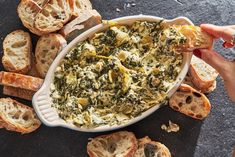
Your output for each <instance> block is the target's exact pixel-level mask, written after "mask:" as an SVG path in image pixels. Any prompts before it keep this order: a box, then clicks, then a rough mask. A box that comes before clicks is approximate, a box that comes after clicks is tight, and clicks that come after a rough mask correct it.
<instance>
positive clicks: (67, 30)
mask: <svg viewBox="0 0 235 157" xmlns="http://www.w3.org/2000/svg"><path fill="white" fill-rule="evenodd" d="M101 21H102V18H101V15H100V14H99V13H98V12H97V11H96V10H83V11H81V12H80V14H79V16H78V17H77V18H75V19H74V20H72V21H70V22H69V23H67V24H66V25H65V26H64V27H63V28H62V29H61V30H60V33H61V34H62V35H63V36H64V37H65V38H66V40H68V41H72V40H73V39H74V38H76V37H77V36H78V35H80V34H81V33H83V32H84V31H86V30H88V29H89V28H91V27H93V26H95V25H98V24H100V23H101Z"/></svg>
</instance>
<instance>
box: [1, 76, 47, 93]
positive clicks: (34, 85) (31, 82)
mask: <svg viewBox="0 0 235 157" xmlns="http://www.w3.org/2000/svg"><path fill="white" fill-rule="evenodd" d="M42 83H43V80H42V79H40V78H37V77H32V76H28V75H22V74H17V73H12V72H3V73H2V82H0V84H1V85H4V86H11V87H16V88H21V89H27V90H31V91H35V92H36V91H38V89H39V88H40V87H41V85H42Z"/></svg>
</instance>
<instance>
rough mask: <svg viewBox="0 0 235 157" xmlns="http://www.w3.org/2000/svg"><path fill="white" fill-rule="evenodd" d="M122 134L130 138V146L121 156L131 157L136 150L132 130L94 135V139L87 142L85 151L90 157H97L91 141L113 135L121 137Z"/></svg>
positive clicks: (105, 138)
mask: <svg viewBox="0 0 235 157" xmlns="http://www.w3.org/2000/svg"><path fill="white" fill-rule="evenodd" d="M122 136H127V137H128V138H130V139H131V147H130V148H129V151H128V153H126V154H124V155H123V157H133V155H134V154H135V152H136V150H137V139H136V137H135V135H134V134H133V133H132V132H127V131H119V132H115V133H112V134H109V135H101V136H98V137H95V138H94V139H92V141H90V142H89V143H88V144H87V153H88V155H89V156H90V157H98V156H96V154H95V153H94V151H93V150H92V144H93V142H95V141H97V140H98V139H104V140H107V139H109V138H115V137H119V138H120V137H122Z"/></svg>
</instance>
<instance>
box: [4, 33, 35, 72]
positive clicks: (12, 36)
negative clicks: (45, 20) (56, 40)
mask: <svg viewBox="0 0 235 157" xmlns="http://www.w3.org/2000/svg"><path fill="white" fill-rule="evenodd" d="M16 36H20V37H23V38H25V41H22V40H18V41H17V42H14V40H16V39H17V38H16ZM17 44H18V45H17ZM21 44H24V45H21ZM9 45H10V47H9ZM17 46H18V47H17ZM12 47H14V50H12ZM22 47H24V48H23V49H24V50H19V49H21V48H22ZM16 49H17V50H16ZM3 51H4V55H3V57H2V64H3V66H4V68H5V69H6V70H7V71H10V72H16V73H21V74H26V73H27V72H28V71H29V69H30V68H31V61H30V60H31V52H32V43H31V37H30V35H29V33H28V32H24V31H23V30H15V31H13V32H11V33H9V34H8V35H7V36H6V37H5V39H4V41H3ZM16 51H22V53H24V54H25V58H23V59H24V60H25V65H24V66H23V67H18V66H17V65H16V64H17V63H12V61H11V59H12V58H11V55H14V56H18V57H22V55H19V54H17V53H16Z"/></svg>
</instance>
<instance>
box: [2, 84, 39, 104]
mask: <svg viewBox="0 0 235 157" xmlns="http://www.w3.org/2000/svg"><path fill="white" fill-rule="evenodd" d="M3 94H5V95H8V96H14V97H17V98H21V99H25V100H29V101H31V100H32V98H33V95H34V94H35V92H34V91H31V90H27V89H20V88H16V87H10V86H3Z"/></svg>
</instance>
